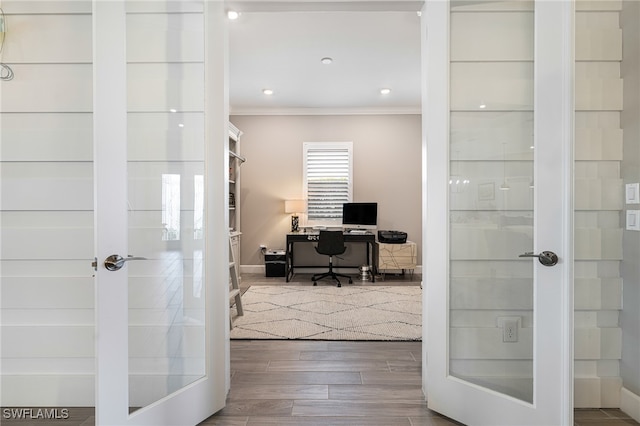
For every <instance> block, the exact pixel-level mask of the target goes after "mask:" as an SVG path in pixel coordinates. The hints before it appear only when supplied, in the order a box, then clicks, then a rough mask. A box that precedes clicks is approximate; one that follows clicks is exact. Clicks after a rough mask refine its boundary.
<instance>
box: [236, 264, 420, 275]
mask: <svg viewBox="0 0 640 426" xmlns="http://www.w3.org/2000/svg"><path fill="white" fill-rule="evenodd" d="M326 269H327V268H323V267H321V266H319V267H318V269H317V270H315V269H305V270H304V271H305V272H308V273H310V274H312V273H318V272H325V271H326ZM336 270H340V268H336ZM353 271H354V269H353V268H349V269H348V270H345V271H344V272H353ZM240 273H241V274H261V275H264V265H240ZM413 273H414V274H422V266H420V265H418V266H416V269H414V270H413Z"/></svg>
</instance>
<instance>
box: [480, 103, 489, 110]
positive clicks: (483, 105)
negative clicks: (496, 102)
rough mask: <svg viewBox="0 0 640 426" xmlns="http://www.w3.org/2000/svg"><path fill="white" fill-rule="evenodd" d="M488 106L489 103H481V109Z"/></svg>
mask: <svg viewBox="0 0 640 426" xmlns="http://www.w3.org/2000/svg"><path fill="white" fill-rule="evenodd" d="M486 107H487V104H480V106H479V108H480V109H485V108H486Z"/></svg>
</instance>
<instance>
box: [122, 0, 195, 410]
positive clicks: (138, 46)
mask: <svg viewBox="0 0 640 426" xmlns="http://www.w3.org/2000/svg"><path fill="white" fill-rule="evenodd" d="M170 3H171V2H162V1H158V2H153V3H149V4H148V6H149V7H150V9H145V10H139V9H136V11H135V13H132V10H129V12H130V13H129V14H128V16H127V35H128V37H127V60H128V66H127V80H128V97H127V99H128V104H127V107H128V116H127V126H128V129H127V134H128V140H127V143H128V150H127V152H128V167H127V176H128V194H127V198H128V208H129V214H128V223H129V241H128V245H129V251H130V253H131V254H135V255H136V256H144V257H146V258H147V259H148V260H145V261H142V262H131V263H129V264H128V266H127V271H128V274H129V300H128V303H129V406H130V407H131V410H135V409H138V408H141V407H144V406H146V405H149V404H151V403H153V402H155V401H158V400H159V399H161V398H163V397H165V396H167V395H170V394H171V393H173V392H176V391H178V390H180V389H181V388H182V387H184V386H186V385H188V384H189V383H192V382H194V381H195V380H197V379H199V378H201V377H203V376H204V374H205V329H204V305H205V293H204V288H205V286H204V279H205V273H204V265H203V258H204V239H203V238H202V235H203V234H204V230H203V224H202V223H201V221H200V222H198V223H197V224H196V223H195V221H196V218H197V217H199V216H197V215H196V214H195V212H196V211H198V212H201V210H202V200H203V199H204V188H203V185H198V184H196V182H199V180H198V179H199V177H202V176H203V174H204V134H205V129H204V125H205V124H204V119H203V117H204V111H203V107H204V32H203V31H204V20H203V15H202V11H201V10H202V9H200V10H199V11H184V10H181V9H179V8H171V7H170ZM149 76H153V78H149ZM196 226H197V228H198V232H196V229H195V228H196Z"/></svg>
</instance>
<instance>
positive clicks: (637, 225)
mask: <svg viewBox="0 0 640 426" xmlns="http://www.w3.org/2000/svg"><path fill="white" fill-rule="evenodd" d="M627 230H629V231H640V210H627Z"/></svg>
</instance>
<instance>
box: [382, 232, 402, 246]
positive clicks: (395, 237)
mask: <svg viewBox="0 0 640 426" xmlns="http://www.w3.org/2000/svg"><path fill="white" fill-rule="evenodd" d="M378 242H380V243H387V244H404V243H406V242H407V233H406V232H402V231H378Z"/></svg>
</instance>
